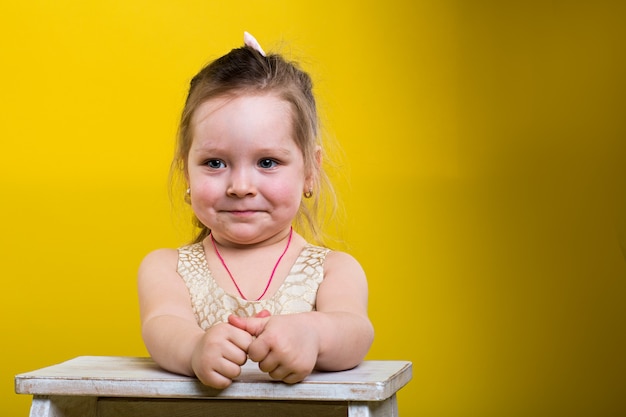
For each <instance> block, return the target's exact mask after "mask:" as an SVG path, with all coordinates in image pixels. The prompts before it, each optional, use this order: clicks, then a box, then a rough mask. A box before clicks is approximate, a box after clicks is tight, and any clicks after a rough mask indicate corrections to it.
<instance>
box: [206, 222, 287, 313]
mask: <svg viewBox="0 0 626 417" xmlns="http://www.w3.org/2000/svg"><path fill="white" fill-rule="evenodd" d="M292 235H293V227H292V228H290V229H289V239H287V246H285V250H284V251H283V253H282V254H281V255H280V256H279V257H278V260H277V261H276V265H274V269H272V275H270V279H269V280H268V281H267V285H266V286H265V290H263V294H261V295H260V296H259V298H257V299H256V300H254V301H259V300H260V299H261V298H263V296H264V295H265V293H266V292H267V290H268V289H269V287H270V284H271V283H272V279H274V273H276V268H278V264H280V261H281V260H282V259H283V256H285V254H286V253H287V249H289V245H290V244H291V236H292ZM209 236H210V237H211V243H212V244H213V249H215V254H216V255H217V257H218V258H219V260H220V262H222V265H223V266H224V269H225V270H226V272H228V276H229V277H230V279H231V280H232V281H233V284H235V288H237V292H238V293H239V295H240V296H241V298H243V299H244V300H248V298H246V296H245V295H243V293H242V292H241V289H239V285H237V281H235V277H233V274H231V273H230V269H228V267H227V266H226V262H224V258H222V255H221V254H220V251H218V250H217V244H216V243H215V239H213V233H211V234H209Z"/></svg>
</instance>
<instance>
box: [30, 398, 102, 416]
mask: <svg viewBox="0 0 626 417" xmlns="http://www.w3.org/2000/svg"><path fill="white" fill-rule="evenodd" d="M97 401H98V398H96V397H65V396H63V397H59V396H43V395H35V396H33V403H32V405H31V407H30V417H96V404H97Z"/></svg>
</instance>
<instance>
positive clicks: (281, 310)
mask: <svg viewBox="0 0 626 417" xmlns="http://www.w3.org/2000/svg"><path fill="white" fill-rule="evenodd" d="M328 252H330V249H327V248H322V247H319V246H314V245H311V244H307V245H306V246H305V247H304V248H303V249H302V251H301V252H300V255H299V256H298V259H296V262H295V263H294V264H293V266H292V267H291V270H290V272H289V275H288V276H287V278H285V281H284V282H283V284H282V285H281V286H280V288H279V289H278V291H276V293H275V294H274V295H273V296H272V297H271V298H267V299H263V300H259V301H251V300H245V299H243V298H239V297H236V296H233V295H231V294H228V293H226V292H225V291H224V290H223V289H222V288H221V287H220V286H219V285H217V282H215V279H213V276H212V275H211V271H210V270H209V267H208V265H207V262H206V258H205V256H204V248H203V247H202V243H195V244H192V245H187V246H183V247H181V248H179V249H178V274H179V275H180V276H181V277H182V278H183V280H184V281H185V284H186V285H187V289H188V290H189V295H190V297H191V306H192V308H193V311H194V314H195V316H196V320H197V321H198V324H199V325H200V327H201V328H202V329H204V330H206V329H208V328H209V327H211V326H213V325H214V324H216V323H220V322H226V321H228V316H229V315H231V314H235V315H237V316H240V317H250V316H252V315H254V314H256V313H258V312H260V311H262V310H268V311H269V312H270V313H272V314H273V315H274V314H292V313H302V312H307V311H313V310H315V299H316V296H317V289H318V288H319V286H320V284H321V283H322V280H323V279H324V260H325V259H326V255H327V254H328Z"/></svg>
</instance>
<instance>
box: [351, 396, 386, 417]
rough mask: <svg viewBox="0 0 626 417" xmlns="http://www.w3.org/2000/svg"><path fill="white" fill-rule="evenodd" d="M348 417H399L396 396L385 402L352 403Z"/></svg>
mask: <svg viewBox="0 0 626 417" xmlns="http://www.w3.org/2000/svg"><path fill="white" fill-rule="evenodd" d="M348 417H398V403H397V401H396V395H395V394H394V395H393V396H391V397H389V398H387V399H386V400H384V401H371V402H350V404H349V405H348Z"/></svg>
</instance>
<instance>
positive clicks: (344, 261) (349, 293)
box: [230, 252, 374, 383]
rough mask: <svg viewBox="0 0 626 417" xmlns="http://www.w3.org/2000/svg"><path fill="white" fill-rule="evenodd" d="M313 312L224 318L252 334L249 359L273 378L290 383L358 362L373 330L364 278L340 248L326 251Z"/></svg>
mask: <svg viewBox="0 0 626 417" xmlns="http://www.w3.org/2000/svg"><path fill="white" fill-rule="evenodd" d="M324 272H325V274H324V281H322V284H321V285H320V287H319V290H318V294H317V302H316V309H317V310H316V311H314V312H310V313H299V314H291V315H280V316H272V317H269V318H263V319H260V318H247V319H242V318H237V317H232V316H231V318H230V322H231V324H234V325H235V326H237V327H239V328H242V329H245V330H246V331H248V332H249V333H250V334H252V335H254V336H256V339H255V340H254V341H253V342H252V343H251V345H250V348H249V350H248V355H249V356H250V359H252V360H254V361H257V362H259V367H260V369H261V370H263V371H265V372H268V373H269V374H270V376H272V377H273V378H275V379H280V380H283V381H285V382H289V383H295V382H299V381H301V380H302V379H304V378H305V377H306V376H307V375H309V374H310V373H311V371H312V370H313V369H314V368H316V369H319V370H325V371H338V370H345V369H349V368H352V367H354V366H356V365H358V364H359V363H360V362H361V361H362V360H363V358H364V357H365V355H366V354H367V352H368V350H369V348H370V346H371V344H372V341H373V338H374V331H373V328H372V324H371V322H370V320H369V318H368V316H367V298H368V291H367V280H366V278H365V273H364V272H363V269H362V268H361V266H360V265H359V263H358V262H357V261H356V260H355V259H354V258H353V257H351V256H350V255H348V254H346V253H342V252H331V253H329V254H328V256H327V258H326V261H325V264H324Z"/></svg>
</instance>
